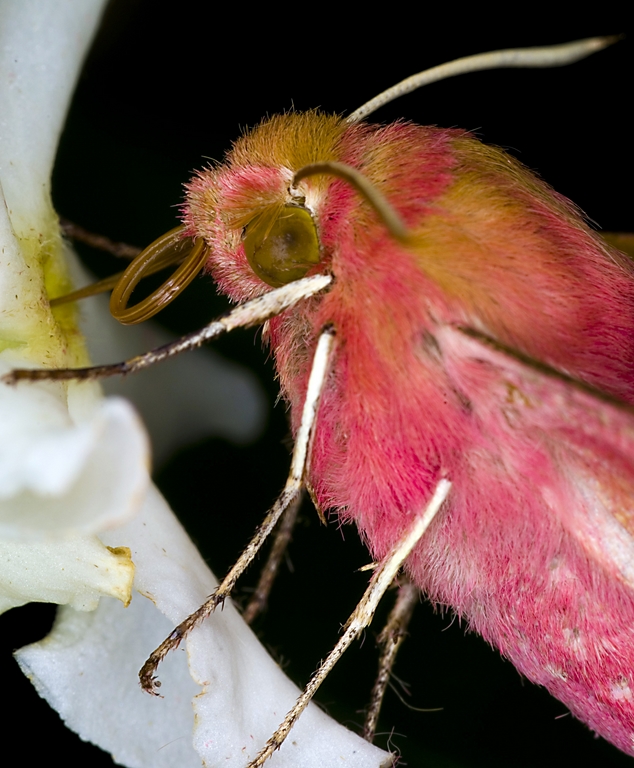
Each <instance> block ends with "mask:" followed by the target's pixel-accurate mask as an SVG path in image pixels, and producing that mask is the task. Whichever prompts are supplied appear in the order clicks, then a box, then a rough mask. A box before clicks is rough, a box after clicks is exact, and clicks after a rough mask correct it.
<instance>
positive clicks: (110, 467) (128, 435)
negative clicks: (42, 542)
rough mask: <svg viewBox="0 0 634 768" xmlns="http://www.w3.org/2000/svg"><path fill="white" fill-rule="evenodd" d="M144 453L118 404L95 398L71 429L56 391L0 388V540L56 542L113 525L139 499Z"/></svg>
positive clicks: (140, 436) (129, 416) (140, 435)
mask: <svg viewBox="0 0 634 768" xmlns="http://www.w3.org/2000/svg"><path fill="white" fill-rule="evenodd" d="M7 369H8V368H7V366H5V365H4V364H3V365H0V373H4V371H5V370H7ZM148 451H149V448H148V444H147V439H146V437H145V433H144V432H143V428H142V426H141V424H140V422H139V420H138V417H137V416H136V414H135V412H134V410H133V409H132V408H131V407H130V406H129V405H128V404H127V403H126V402H125V401H123V400H118V399H111V400H101V401H100V402H99V405H98V407H97V408H95V409H94V411H93V413H92V417H91V418H90V419H89V420H86V421H83V422H81V423H79V424H74V423H73V421H72V419H71V416H70V414H69V411H68V409H67V407H66V406H65V403H64V402H63V399H62V398H61V397H60V388H59V387H57V386H55V387H48V386H42V385H32V384H29V383H23V384H19V385H17V386H15V387H9V386H7V385H2V390H1V392H0V536H1V537H3V538H5V539H7V538H21V539H24V538H32V539H33V538H36V539H37V538H40V539H41V538H44V537H48V538H50V537H51V536H53V537H57V538H60V537H64V536H67V535H68V534H69V533H74V534H77V533H79V532H83V533H95V532H97V531H101V530H104V529H105V528H111V527H113V526H116V525H120V524H121V523H123V522H125V521H126V520H128V519H129V518H130V517H131V516H132V515H134V514H136V512H137V511H138V509H139V506H140V504H141V501H142V499H143V494H144V492H145V489H146V487H147V484H148V482H149V478H148Z"/></svg>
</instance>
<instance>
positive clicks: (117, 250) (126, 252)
mask: <svg viewBox="0 0 634 768" xmlns="http://www.w3.org/2000/svg"><path fill="white" fill-rule="evenodd" d="M59 225H60V228H61V230H62V233H63V234H64V235H65V236H66V237H68V238H69V239H70V240H76V241H77V242H78V243H84V245H89V246H90V247H91V248H95V249H96V250H99V251H105V252H106V253H109V254H111V255H112V256H116V257H117V258H118V259H129V260H132V259H134V258H135V257H136V256H138V255H139V254H140V253H141V251H142V250H143V249H142V248H138V247H137V246H136V245H128V244H127V243H121V242H116V241H115V240H111V239H110V238H109V237H105V236H104V235H97V234H95V233H94V232H90V230H88V229H84V227H81V226H80V225H79V224H75V222H73V221H69V220H68V219H64V218H60V220H59Z"/></svg>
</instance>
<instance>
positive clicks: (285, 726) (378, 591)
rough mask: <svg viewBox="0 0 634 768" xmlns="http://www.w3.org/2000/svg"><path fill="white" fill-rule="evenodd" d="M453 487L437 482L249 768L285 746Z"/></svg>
mask: <svg viewBox="0 0 634 768" xmlns="http://www.w3.org/2000/svg"><path fill="white" fill-rule="evenodd" d="M450 488H451V483H450V482H449V480H446V479H443V480H441V481H440V482H439V483H438V485H437V486H436V490H435V491H434V495H433V496H432V498H431V501H430V502H429V504H428V505H427V507H426V508H425V509H424V510H423V512H422V514H419V515H416V517H415V519H414V521H413V522H412V524H411V525H410V527H409V528H408V529H407V530H406V532H405V534H404V535H403V536H402V537H401V539H400V540H399V541H398V542H397V544H396V545H395V546H394V547H393V549H392V551H391V552H390V553H389V554H388V555H387V557H385V558H384V559H383V561H382V562H381V564H380V565H379V567H378V568H377V569H376V570H375V571H374V574H373V575H372V578H371V579H370V584H369V585H368V588H367V589H366V591H365V593H364V595H363V597H362V598H361V600H360V601H359V604H358V605H357V607H356V608H355V609H354V611H353V613H352V615H351V616H350V618H349V619H348V621H347V623H346V625H345V628H344V632H343V634H342V636H341V638H340V639H339V642H338V643H337V645H335V647H334V648H333V649H332V651H331V652H330V653H329V654H328V657H327V658H326V660H325V661H323V662H322V663H321V664H320V666H319V668H318V669H317V671H316V672H315V674H314V675H313V676H312V677H311V679H310V681H309V683H308V685H307V686H306V688H304V691H303V693H302V694H301V696H300V697H299V698H298V699H297V702H296V703H295V706H294V707H293V708H292V709H291V710H290V712H289V713H288V714H287V715H286V717H285V718H284V722H283V723H282V724H281V725H280V727H279V728H278V729H277V730H276V731H275V733H274V734H273V735H272V736H271V738H270V739H269V740H268V741H267V743H266V745H265V746H264V748H263V749H262V750H261V751H260V752H259V754H258V755H257V757H256V758H255V760H253V761H252V762H250V763H249V764H248V766H247V768H260V766H262V765H263V764H264V762H265V761H266V760H267V759H268V758H269V757H270V756H271V755H272V754H273V752H275V750H276V749H279V748H280V747H281V746H282V744H283V743H284V740H285V739H286V737H287V736H288V734H289V733H290V731H291V729H292V727H293V726H294V725H295V722H296V721H297V718H298V717H299V716H300V715H301V713H302V712H303V711H304V709H306V707H307V706H308V703H309V702H310V700H311V699H312V698H313V696H314V695H315V693H316V692H317V689H318V688H319V686H320V685H321V684H322V683H323V681H324V680H325V679H326V677H327V676H328V674H329V673H330V671H331V669H332V668H333V667H334V666H335V664H336V663H337V662H338V661H339V659H340V658H341V657H342V656H343V654H344V653H345V651H346V650H347V649H348V647H349V646H350V644H351V643H352V641H353V640H354V639H355V638H357V637H358V636H359V635H360V634H361V632H362V631H363V630H364V629H365V628H366V627H367V626H368V625H369V624H370V622H371V621H372V617H373V616H374V613H375V611H376V607H377V605H378V604H379V601H380V600H381V598H382V597H383V595H384V594H385V591H386V590H387V589H388V587H389V586H390V584H391V583H392V581H393V580H394V577H395V576H396V574H397V573H398V571H399V570H400V568H401V566H402V565H403V563H404V562H405V560H406V559H407V557H408V556H409V554H410V553H411V551H412V549H413V548H414V547H415V546H416V544H417V543H418V541H419V540H420V538H421V536H422V535H423V534H424V533H425V531H426V530H427V528H428V527H429V525H430V523H431V521H432V520H433V519H434V517H435V516H436V514H437V513H438V511H439V510H440V508H441V507H442V505H443V503H444V501H445V499H446V498H447V494H448V493H449V489H450Z"/></svg>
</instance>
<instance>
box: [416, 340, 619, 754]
mask: <svg viewBox="0 0 634 768" xmlns="http://www.w3.org/2000/svg"><path fill="white" fill-rule="evenodd" d="M435 338H436V341H437V342H438V345H439V349H440V353H441V355H442V363H443V366H444V369H445V371H446V372H447V374H448V378H449V380H450V382H451V385H452V386H453V387H454V388H455V390H456V392H458V393H459V396H460V398H461V400H462V401H463V402H464V405H465V408H467V409H469V411H470V414H471V416H472V417H473V419H474V420H475V421H476V422H478V423H479V429H480V431H481V434H482V435H483V439H482V443H481V445H475V446H474V447H472V448H470V449H469V450H468V451H467V452H465V453H463V454H462V455H461V457H460V461H461V464H462V466H464V467H466V469H465V471H464V474H463V475H462V477H456V478H452V479H453V480H454V489H453V490H452V493H453V494H454V495H453V509H452V513H451V515H447V517H446V519H445V520H444V521H443V522H442V524H439V525H438V527H437V529H436V530H435V531H431V532H430V537H429V539H428V541H427V543H426V545H425V547H424V548H423V549H421V551H420V553H418V559H417V558H414V560H413V561H412V572H413V575H414V578H415V579H416V580H417V581H418V583H419V584H420V586H421V587H422V588H423V589H425V590H426V591H427V592H428V593H429V594H430V596H431V598H432V600H436V601H439V602H443V603H447V604H450V605H452V606H454V607H455V609H456V610H457V611H458V612H459V613H460V614H461V615H463V616H465V617H466V618H467V619H468V620H469V622H470V624H471V626H472V627H473V628H474V629H475V630H477V631H478V632H479V633H480V634H482V635H483V637H484V638H485V639H486V640H488V641H489V642H490V643H492V644H493V645H495V646H496V647H497V648H499V649H500V651H501V652H502V653H503V654H504V655H505V656H506V657H507V658H509V659H510V660H511V661H512V662H513V663H514V664H515V666H516V667H517V668H518V669H519V670H520V672H522V673H523V674H525V675H526V676H527V677H528V678H529V679H531V680H532V681H533V682H536V683H538V684H541V685H544V686H545V687H546V688H548V690H549V691H550V692H551V693H552V694H553V695H555V696H556V697H557V698H559V699H560V700H561V701H563V702H564V703H565V704H566V705H567V706H568V707H569V708H570V710H571V711H572V712H573V714H575V715H576V716H577V717H579V718H580V719H581V720H583V721H584V722H585V723H587V724H588V725H589V726H590V727H591V728H593V729H594V730H596V731H597V732H598V733H600V734H601V735H602V736H604V737H605V738H607V739H609V740H610V741H612V742H613V743H614V744H616V745H617V746H618V747H619V748H620V749H622V750H624V751H625V752H627V753H629V754H630V755H632V754H634V536H633V534H634V408H632V407H630V406H628V405H625V404H622V403H620V402H618V401H616V400H614V399H611V398H609V397H606V396H604V395H603V394H602V393H600V392H597V391H596V390H594V389H592V388H591V387H589V386H587V385H585V384H583V383H581V382H579V381H576V380H574V379H572V378H569V377H567V376H566V375H565V374H563V373H561V372H558V371H556V370H554V369H552V368H549V367H548V366H546V365H543V364H540V363H537V362H535V361H533V360H531V359H529V358H527V357H524V356H522V355H521V354H519V353H517V352H515V351H513V350H511V349H508V348H505V347H504V346H502V345H500V344H498V343H497V342H495V341H494V340H492V339H491V338H489V337H487V336H486V335H484V334H482V333H480V332H477V331H473V330H470V329H465V328H459V327H450V326H447V327H444V328H442V329H440V330H439V331H437V333H436V335H435ZM456 466H459V464H457V465H456ZM509 477H514V478H515V480H513V481H512V482H509V481H508V478H509ZM454 492H455V493H454Z"/></svg>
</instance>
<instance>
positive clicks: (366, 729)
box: [362, 579, 420, 742]
mask: <svg viewBox="0 0 634 768" xmlns="http://www.w3.org/2000/svg"><path fill="white" fill-rule="evenodd" d="M419 601H420V590H419V589H418V587H417V586H416V585H415V584H412V582H411V581H410V580H409V579H404V580H403V583H402V584H401V585H400V586H399V588H398V595H397V596H396V601H395V603H394V607H393V608H392V610H391V611H390V615H389V616H388V618H387V622H386V623H385V626H384V627H383V629H382V630H381V634H380V635H379V637H378V640H377V642H378V644H379V645H380V646H381V647H382V648H381V655H380V657H379V668H378V672H377V675H376V680H375V681H374V686H373V688H372V695H371V696H370V705H369V707H368V711H367V714H366V717H365V723H364V726H363V734H362V735H363V738H364V739H365V740H366V741H370V742H372V741H374V735H375V733H376V726H377V723H378V721H379V714H380V712H381V706H382V704H383V698H384V696H385V691H386V689H387V686H388V683H389V682H390V677H391V676H392V669H393V668H394V663H395V662H396V656H397V654H398V652H399V649H400V647H401V644H402V643H403V640H405V637H406V635H407V627H408V626H409V623H410V620H411V618H412V614H413V613H414V609H415V608H416V606H417V605H418V603H419Z"/></svg>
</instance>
